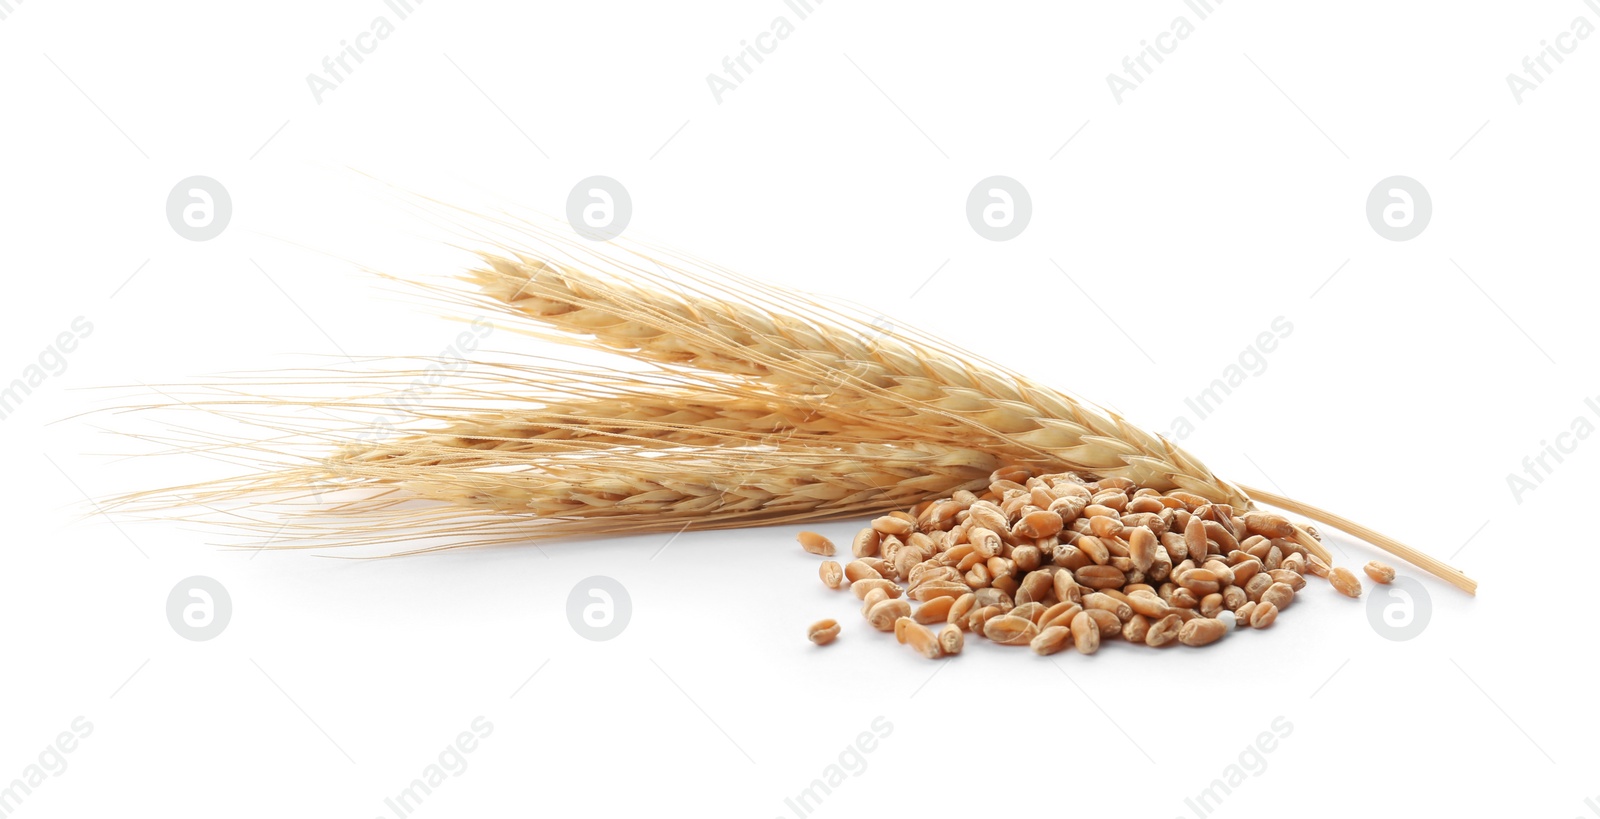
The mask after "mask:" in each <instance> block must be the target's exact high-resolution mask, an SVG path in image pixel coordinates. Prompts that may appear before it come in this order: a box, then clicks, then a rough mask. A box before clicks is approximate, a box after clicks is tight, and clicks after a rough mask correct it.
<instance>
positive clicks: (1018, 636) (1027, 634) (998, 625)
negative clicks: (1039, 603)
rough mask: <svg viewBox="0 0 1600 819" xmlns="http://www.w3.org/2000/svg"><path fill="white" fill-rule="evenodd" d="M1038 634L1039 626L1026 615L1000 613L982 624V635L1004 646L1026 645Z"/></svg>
mask: <svg viewBox="0 0 1600 819" xmlns="http://www.w3.org/2000/svg"><path fill="white" fill-rule="evenodd" d="M1038 634H1039V627H1038V626H1036V625H1034V624H1033V621H1032V620H1029V619H1027V618H1026V617H1017V616H1015V615H1011V614H1002V615H1000V616H999V617H992V618H990V619H989V620H987V621H985V622H984V624H983V636H985V637H988V638H989V639H991V640H993V641H995V642H997V643H999V644H1001V645H1006V646H1016V645H1027V644H1028V643H1029V642H1030V641H1031V640H1033V638H1034V637H1035V636H1037V635H1038Z"/></svg>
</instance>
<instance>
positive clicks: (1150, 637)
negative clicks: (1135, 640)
mask: <svg viewBox="0 0 1600 819" xmlns="http://www.w3.org/2000/svg"><path fill="white" fill-rule="evenodd" d="M1182 629H1183V618H1182V617H1180V616H1179V615H1177V614H1176V613H1174V614H1168V615H1167V616H1165V617H1163V618H1161V619H1160V620H1157V621H1156V622H1154V623H1151V624H1150V631H1149V632H1147V633H1146V634H1145V635H1144V644H1145V645H1147V646H1150V647H1152V648H1160V647H1162V646H1164V645H1166V644H1168V643H1170V642H1172V641H1173V640H1176V639H1178V632H1179V631H1181V630H1182Z"/></svg>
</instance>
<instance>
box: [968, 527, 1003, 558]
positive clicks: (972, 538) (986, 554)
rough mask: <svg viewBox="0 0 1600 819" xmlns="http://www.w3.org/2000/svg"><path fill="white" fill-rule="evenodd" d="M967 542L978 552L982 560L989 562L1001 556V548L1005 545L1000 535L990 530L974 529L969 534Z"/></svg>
mask: <svg viewBox="0 0 1600 819" xmlns="http://www.w3.org/2000/svg"><path fill="white" fill-rule="evenodd" d="M967 540H968V542H970V543H971V544H972V546H973V548H974V549H975V550H977V555H978V558H979V559H980V560H988V559H989V558H991V557H994V556H995V555H997V554H1000V549H1001V547H1002V546H1004V545H1005V541H1004V540H1002V539H1001V537H1000V535H999V533H997V532H994V531H992V530H990V529H973V530H971V531H969V532H967Z"/></svg>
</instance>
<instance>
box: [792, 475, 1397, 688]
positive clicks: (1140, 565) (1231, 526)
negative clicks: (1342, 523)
mask: <svg viewBox="0 0 1600 819" xmlns="http://www.w3.org/2000/svg"><path fill="white" fill-rule="evenodd" d="M799 541H800V544H801V546H802V547H803V548H805V550H806V551H808V552H811V553H813V554H819V555H824V556H829V555H832V554H833V552H834V547H833V544H832V543H831V542H829V541H828V540H827V539H826V538H824V537H822V536H821V535H819V534H817V533H815V532H809V531H808V532H802V533H800V535H799ZM851 552H852V554H853V555H854V557H855V559H854V560H852V561H851V562H849V563H848V564H846V565H844V566H842V567H841V566H840V565H839V564H838V563H837V562H835V561H832V560H829V561H826V562H824V563H823V564H822V567H821V569H820V572H819V573H820V575H821V577H822V582H823V583H825V584H827V585H828V586H829V587H830V588H836V589H837V588H844V587H845V586H846V585H848V587H849V588H850V590H851V591H853V592H854V593H855V595H856V597H858V598H860V599H861V601H862V603H861V613H862V616H863V617H865V618H866V620H867V621H868V622H869V623H870V624H871V625H872V627H873V628H875V629H877V630H879V631H892V632H894V634H895V637H896V638H897V639H898V640H899V641H900V642H901V643H907V644H909V645H910V646H911V647H912V648H914V649H915V650H916V651H918V652H919V653H921V654H922V655H924V656H926V657H929V658H938V657H943V656H948V655H951V654H956V653H959V652H960V651H961V648H962V645H963V644H964V641H965V638H964V636H963V635H964V633H968V632H970V633H971V634H974V635H978V636H982V637H986V638H988V639H990V640H992V641H994V642H996V643H999V644H1001V645H1027V646H1030V647H1031V648H1032V649H1033V651H1034V652H1036V653H1038V654H1054V653H1056V652H1058V651H1060V650H1062V649H1063V648H1065V647H1066V646H1067V645H1068V644H1069V643H1070V644H1072V645H1073V646H1075V647H1076V648H1077V650H1078V651H1079V652H1080V653H1083V654H1093V653H1094V652H1095V651H1097V650H1098V649H1099V647H1100V643H1101V641H1102V640H1111V639H1117V638H1121V639H1123V640H1126V641H1128V642H1130V643H1135V644H1143V645H1147V646H1151V647H1157V648H1159V647H1161V646H1165V645H1168V644H1170V643H1173V642H1177V643H1182V644H1183V645H1188V646H1203V645H1208V644H1210V643H1213V642H1215V641H1217V640H1219V639H1221V638H1222V636H1223V635H1224V634H1226V633H1228V632H1229V631H1232V630H1233V629H1234V628H1236V627H1248V628H1258V629H1260V628H1267V627H1269V626H1271V625H1272V624H1273V623H1274V622H1275V621H1276V620H1277V618H1278V614H1279V612H1281V611H1283V610H1284V609H1286V608H1288V606H1289V604H1290V603H1291V602H1293V601H1294V598H1295V594H1296V593H1297V592H1299V591H1300V590H1301V589H1304V588H1305V586H1306V576H1307V575H1310V576H1313V577H1319V578H1326V579H1327V580H1328V581H1329V583H1330V585H1332V587H1333V588H1334V589H1335V590H1337V591H1338V592H1339V593H1341V594H1343V595H1346V596H1348V597H1360V596H1361V581H1359V580H1357V579H1356V577H1355V575H1354V574H1353V573H1352V572H1351V571H1350V570H1348V569H1345V568H1335V567H1332V566H1330V556H1329V554H1328V552H1327V550H1326V549H1324V548H1322V546H1321V545H1320V544H1319V543H1317V542H1316V541H1315V540H1314V539H1313V540H1311V541H1309V542H1302V541H1300V540H1297V539H1295V527H1294V526H1293V525H1291V524H1290V522H1289V521H1288V520H1287V519H1285V518H1283V517H1281V516H1279V515H1275V514H1270V513H1265V512H1244V513H1242V514H1241V513H1238V512H1236V511H1235V510H1234V509H1233V507H1231V506H1230V505H1228V504H1225V503H1214V502H1212V501H1209V500H1207V499H1206V498H1202V497H1200V496H1198V495H1195V494H1193V493H1190V492H1185V491H1183V490H1181V489H1173V490H1168V491H1166V492H1161V491H1157V490H1155V489H1151V488H1148V487H1140V486H1138V485H1136V484H1134V483H1133V482H1132V481H1129V480H1128V479H1126V478H1116V477H1110V478H1094V477H1085V476H1082V475H1079V474H1076V473H1072V472H1061V473H1052V474H1044V475H1034V474H1032V473H1031V472H1030V471H1029V470H1027V469H1025V468H1015V467H1014V468H1008V469H1002V470H998V471H996V472H995V473H994V474H992V475H991V476H990V481H989V486H988V488H987V489H986V490H985V491H984V492H983V494H981V495H979V494H976V493H974V492H971V491H959V492H956V493H954V494H953V495H951V496H950V497H948V498H938V499H930V500H926V501H923V502H921V503H919V504H917V505H916V506H914V507H912V508H911V511H910V512H909V513H908V512H893V513H890V514H888V515H885V516H883V517H880V518H877V519H876V520H874V521H872V525H871V526H869V527H867V528H865V529H862V530H861V531H860V533H859V534H857V535H856V537H855V539H854V541H853V543H852V544H851ZM1367 573H1368V575H1369V576H1371V577H1372V578H1373V579H1374V580H1377V581H1378V582H1383V583H1387V582H1389V581H1390V580H1392V579H1393V577H1394V570H1393V569H1390V568H1389V567H1387V566H1384V565H1382V564H1379V563H1376V562H1374V563H1370V564H1368V566H1367ZM897 581H898V582H897ZM901 583H904V584H905V585H904V586H902V585H901ZM912 601H915V602H916V603H917V606H916V608H915V610H913V607H912V605H911V604H912ZM940 624H943V627H942V629H941V630H940V631H939V632H938V633H937V634H935V633H934V632H933V631H932V630H931V629H930V628H929V626H938V625H940ZM840 630H841V629H840V627H839V625H838V623H837V622H836V621H834V620H831V619H828V620H822V621H819V622H818V623H815V624H813V625H812V626H811V627H810V628H809V629H808V631H807V634H808V636H809V637H810V638H811V640H812V641H813V642H817V643H819V644H826V643H829V642H832V641H833V639H834V638H836V637H837V636H838V634H839V632H840Z"/></svg>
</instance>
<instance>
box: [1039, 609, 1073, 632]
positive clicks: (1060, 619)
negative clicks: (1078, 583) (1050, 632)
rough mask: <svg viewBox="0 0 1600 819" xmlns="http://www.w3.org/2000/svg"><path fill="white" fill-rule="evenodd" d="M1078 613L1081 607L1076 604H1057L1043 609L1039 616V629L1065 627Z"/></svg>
mask: <svg viewBox="0 0 1600 819" xmlns="http://www.w3.org/2000/svg"><path fill="white" fill-rule="evenodd" d="M1080 611H1083V607H1082V606H1079V605H1078V604H1077V603H1057V604H1055V605H1054V606H1051V607H1050V608H1047V609H1045V610H1044V613H1043V614H1041V615H1039V627H1040V628H1049V627H1050V626H1064V625H1067V624H1069V623H1071V622H1072V618H1073V617H1074V616H1076V615H1077V613H1078V612H1080Z"/></svg>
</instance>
